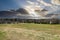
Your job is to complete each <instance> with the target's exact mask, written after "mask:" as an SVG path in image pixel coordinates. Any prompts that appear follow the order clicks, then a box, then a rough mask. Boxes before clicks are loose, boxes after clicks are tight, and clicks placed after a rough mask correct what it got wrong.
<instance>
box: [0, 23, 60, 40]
mask: <svg viewBox="0 0 60 40" xmlns="http://www.w3.org/2000/svg"><path fill="white" fill-rule="evenodd" d="M4 28H8V29H7V30H6V29H5V30H6V31H5V32H3V30H4ZM9 28H11V29H9ZM12 28H13V29H12ZM14 28H22V29H23V30H20V31H19V29H17V30H15V29H14ZM25 29H27V30H25ZM30 30H34V31H35V32H34V31H30ZM17 31H19V32H17ZM21 31H24V32H21ZM40 31H42V32H43V33H41V32H40ZM6 33H7V34H8V35H7V38H6ZM55 35H57V36H55ZM59 35H60V24H34V23H19V24H0V40H18V39H19V38H21V39H22V40H31V39H33V40H43V39H44V38H45V39H44V40H51V39H50V38H52V40H60V36H59ZM48 37H49V39H48Z"/></svg>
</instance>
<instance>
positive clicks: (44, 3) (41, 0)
mask: <svg viewBox="0 0 60 40" xmlns="http://www.w3.org/2000/svg"><path fill="white" fill-rule="evenodd" d="M37 1H38V2H40V3H41V4H42V5H44V6H52V5H51V4H49V3H46V2H45V1H44V0H37Z"/></svg>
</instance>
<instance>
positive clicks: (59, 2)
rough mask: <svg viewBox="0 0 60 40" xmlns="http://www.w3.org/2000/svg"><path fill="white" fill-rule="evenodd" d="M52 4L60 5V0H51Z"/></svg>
mask: <svg viewBox="0 0 60 40" xmlns="http://www.w3.org/2000/svg"><path fill="white" fill-rule="evenodd" d="M51 3H52V4H55V5H60V0H51Z"/></svg>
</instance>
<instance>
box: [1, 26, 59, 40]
mask: <svg viewBox="0 0 60 40" xmlns="http://www.w3.org/2000/svg"><path fill="white" fill-rule="evenodd" d="M0 31H4V32H6V37H7V40H60V34H51V33H49V31H36V30H28V29H23V28H8V27H6V28H0Z"/></svg>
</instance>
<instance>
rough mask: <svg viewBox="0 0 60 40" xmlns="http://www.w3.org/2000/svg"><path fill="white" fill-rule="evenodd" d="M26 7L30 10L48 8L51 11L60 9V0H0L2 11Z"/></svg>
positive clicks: (0, 9)
mask: <svg viewBox="0 0 60 40" xmlns="http://www.w3.org/2000/svg"><path fill="white" fill-rule="evenodd" d="M18 8H26V9H27V10H28V11H33V10H34V9H35V8H37V9H46V10H49V11H50V12H54V11H58V10H60V0H0V11H2V10H10V9H18Z"/></svg>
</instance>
